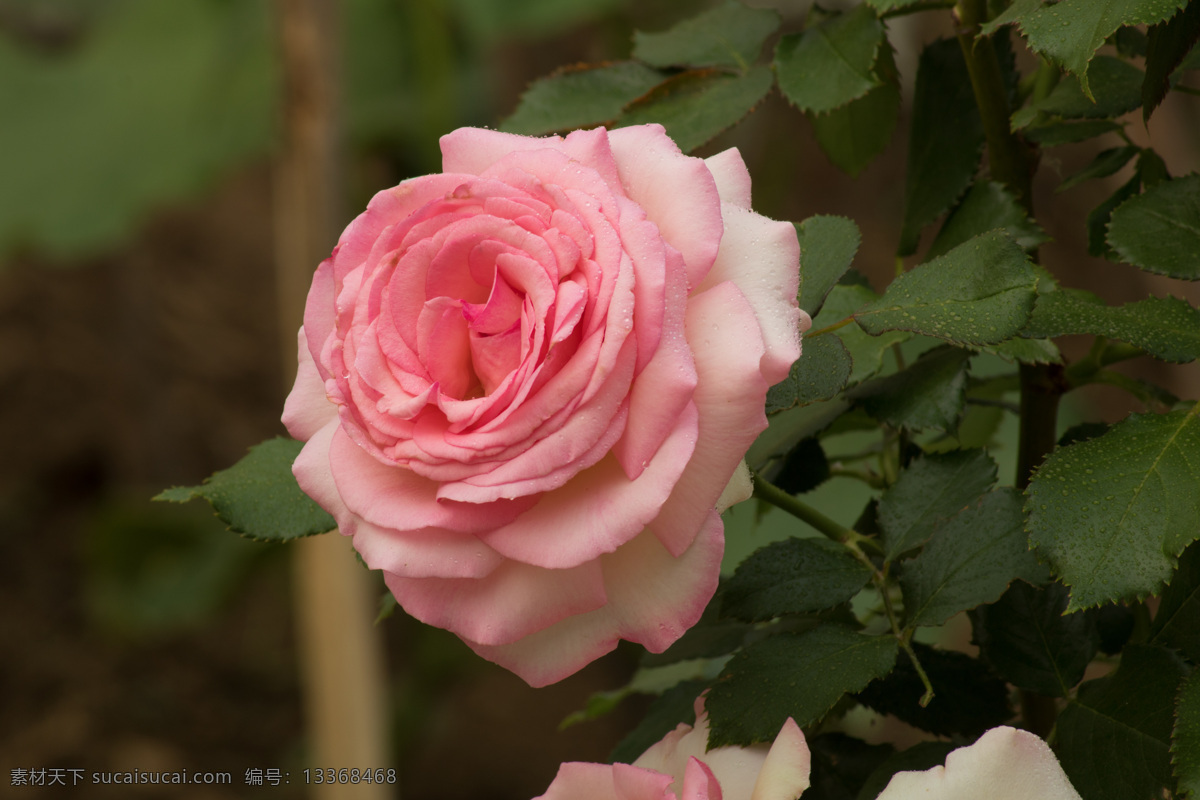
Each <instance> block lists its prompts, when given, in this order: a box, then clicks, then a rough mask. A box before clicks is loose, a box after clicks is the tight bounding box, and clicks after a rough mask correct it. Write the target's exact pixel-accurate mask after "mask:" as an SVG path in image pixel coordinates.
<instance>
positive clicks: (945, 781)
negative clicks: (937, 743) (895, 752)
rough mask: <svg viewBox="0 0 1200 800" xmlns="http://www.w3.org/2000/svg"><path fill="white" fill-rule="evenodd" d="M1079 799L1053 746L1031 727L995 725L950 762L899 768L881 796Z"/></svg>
mask: <svg viewBox="0 0 1200 800" xmlns="http://www.w3.org/2000/svg"><path fill="white" fill-rule="evenodd" d="M964 797H969V798H971V799H972V800H1080V797H1079V793H1078V792H1076V791H1075V788H1074V787H1073V786H1071V782H1070V781H1068V780H1067V776H1066V773H1064V772H1063V770H1062V767H1061V766H1059V763H1058V760H1057V759H1056V758H1055V757H1054V753H1053V752H1052V751H1051V750H1050V747H1049V746H1048V745H1047V744H1046V743H1045V742H1043V741H1042V740H1041V739H1040V738H1038V737H1037V736H1035V735H1034V734H1032V733H1029V732H1028V731H1022V730H1017V729H1016V728H1008V727H1000V728H992V729H991V730H990V731H988V732H987V733H985V734H984V735H983V736H981V737H979V740H978V741H976V742H975V744H973V745H971V746H970V747H960V748H959V749H957V750H955V751H954V752H952V753H951V754H950V755H948V756H946V766H944V767H934V768H933V769H930V770H926V771H925V772H897V773H896V774H895V775H894V776H893V777H892V780H891V781H890V782H889V783H888V785H887V788H885V789H884V790H883V792H882V793H881V794H880V795H879V800H959V798H964Z"/></svg>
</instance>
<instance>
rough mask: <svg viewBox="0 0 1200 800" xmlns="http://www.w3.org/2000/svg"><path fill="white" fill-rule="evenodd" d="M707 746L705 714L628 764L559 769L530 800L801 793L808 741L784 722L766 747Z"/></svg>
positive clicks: (731, 798) (710, 799)
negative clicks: (543, 791)
mask: <svg viewBox="0 0 1200 800" xmlns="http://www.w3.org/2000/svg"><path fill="white" fill-rule="evenodd" d="M707 747H708V715H707V714H706V713H705V711H704V700H703V698H699V699H697V700H696V725H695V727H693V726H691V725H686V724H684V725H679V726H677V727H676V728H675V730H673V731H671V732H670V733H668V734H667V735H666V736H665V737H663V740H662V741H661V742H658V743H657V744H654V745H651V746H650V749H649V750H647V751H646V752H645V753H643V754H642V755H640V756H639V757H638V759H637V761H634V762H633V764H632V765H630V764H585V763H581V762H573V763H567V764H563V765H562V766H561V767H559V769H558V774H557V775H556V776H554V781H553V782H552V783H551V784H550V787H549V788H548V789H547V790H546V793H545V794H544V795H542V796H541V797H540V798H536V800H676V799H677V800H795V798H797V797H799V796H800V793H801V792H803V791H804V790H805V789H807V788H808V785H809V784H808V775H809V761H810V755H809V752H808V743H807V742H805V741H804V734H803V733H801V732H800V728H799V727H798V726H797V725H796V723H795V722H794V721H793V720H792V719H791V718H790V717H789V718H788V720H787V722H785V723H784V724H783V728H782V729H781V730H780V731H779V735H778V736H776V737H775V741H774V743H773V744H771V745H770V746H769V747H768V746H767V745H756V746H754V747H717V748H714V749H712V750H707Z"/></svg>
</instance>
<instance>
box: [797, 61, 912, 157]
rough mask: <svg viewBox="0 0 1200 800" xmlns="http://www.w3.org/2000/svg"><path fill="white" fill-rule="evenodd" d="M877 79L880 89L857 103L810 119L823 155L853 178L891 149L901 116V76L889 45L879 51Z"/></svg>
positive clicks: (876, 88) (853, 102)
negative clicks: (889, 144)
mask: <svg viewBox="0 0 1200 800" xmlns="http://www.w3.org/2000/svg"><path fill="white" fill-rule="evenodd" d="M875 75H876V76H877V77H878V78H879V80H880V81H881V83H880V85H878V86H876V87H875V88H873V89H871V90H870V91H869V92H867V93H866V94H865V95H863V96H862V97H860V98H858V99H857V100H854V101H852V102H850V103H847V104H846V105H844V106H842V107H841V108H837V109H834V110H833V111H830V112H829V113H827V114H821V115H819V116H818V115H813V114H809V115H808V118H809V120H810V121H811V122H812V126H813V133H814V134H815V135H816V137H817V144H819V145H820V146H821V150H822V152H824V153H825V155H826V156H828V157H829V160H830V161H831V162H833V165H834V166H835V167H837V168H838V169H840V170H842V171H843V172H846V173H847V174H849V175H850V176H851V177H854V176H857V175H858V173H860V172H862V171H863V170H864V169H866V168H867V166H868V165H869V164H870V163H871V162H872V161H874V160H875V158H876V156H878V155H879V154H880V153H882V152H883V151H884V150H885V149H886V148H887V146H888V143H889V142H891V140H892V132H893V131H894V130H895V128H896V119H897V117H898V116H899V113H900V76H899V73H897V72H896V63H895V56H894V54H893V53H892V48H891V46H890V45H889V44H888V43H887V42H886V41H885V42H884V46H883V47H881V48H879V58H878V59H877V60H876V62H875Z"/></svg>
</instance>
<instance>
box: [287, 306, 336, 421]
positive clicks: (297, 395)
mask: <svg viewBox="0 0 1200 800" xmlns="http://www.w3.org/2000/svg"><path fill="white" fill-rule="evenodd" d="M297 339H298V340H299V347H298V349H299V354H298V360H299V362H300V366H299V368H298V369H297V370H296V382H295V384H294V385H293V386H292V391H291V393H290V394H289V395H288V396H287V402H285V403H284V405H283V424H284V427H286V428H287V429H288V433H290V434H291V435H292V438H293V439H299V440H300V441H302V442H304V441H308V439H310V438H312V436H313V434H315V433H316V432H317V431H319V430H320V429H321V428H324V427H325V426H326V425H327V424H328V423H330V422H332V421H333V420H335V419H337V406H335V405H333V403H330V402H329V398H328V397H326V396H325V381H323V380H321V376H320V374H319V373H318V372H317V365H316V362H314V361H313V358H312V354H311V353H310V352H309V350H308V340H307V339H306V338H305V337H304V327H303V326H301V328H300V331H299V333H298V334H297Z"/></svg>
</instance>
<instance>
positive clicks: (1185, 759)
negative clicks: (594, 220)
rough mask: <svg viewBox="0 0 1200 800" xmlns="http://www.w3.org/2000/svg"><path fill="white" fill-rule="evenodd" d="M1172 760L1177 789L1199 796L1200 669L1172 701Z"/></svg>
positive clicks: (1184, 684) (1190, 795) (1189, 794)
mask: <svg viewBox="0 0 1200 800" xmlns="http://www.w3.org/2000/svg"><path fill="white" fill-rule="evenodd" d="M1171 761H1172V763H1174V765H1175V777H1176V778H1177V779H1178V780H1179V790H1180V792H1181V793H1183V792H1186V793H1187V796H1188V797H1200V670H1197V671H1195V672H1193V673H1192V674H1191V676H1190V677H1188V679H1187V680H1185V681H1184V682H1183V688H1182V689H1180V690H1179V698H1178V699H1177V700H1176V702H1175V729H1174V730H1173V731H1172V734H1171Z"/></svg>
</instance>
